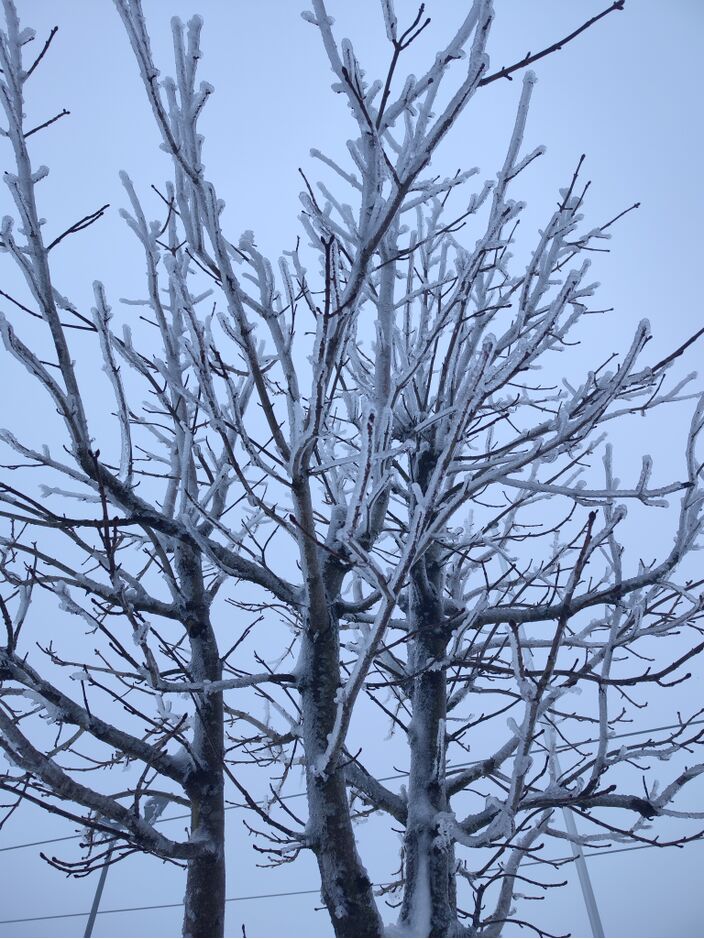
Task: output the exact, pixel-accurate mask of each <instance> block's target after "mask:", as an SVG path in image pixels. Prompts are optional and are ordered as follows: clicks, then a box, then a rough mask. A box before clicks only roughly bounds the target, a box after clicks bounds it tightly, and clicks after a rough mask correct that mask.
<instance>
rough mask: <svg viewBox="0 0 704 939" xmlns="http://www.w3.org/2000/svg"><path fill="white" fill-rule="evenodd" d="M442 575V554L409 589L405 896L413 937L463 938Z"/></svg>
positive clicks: (429, 559) (426, 472)
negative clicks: (452, 827) (452, 817)
mask: <svg viewBox="0 0 704 939" xmlns="http://www.w3.org/2000/svg"><path fill="white" fill-rule="evenodd" d="M432 468H433V463H432V459H428V457H427V456H426V458H425V459H424V460H422V461H421V460H419V461H418V464H417V465H416V468H415V471H416V472H415V475H416V477H417V480H418V482H419V485H420V486H421V488H422V489H424V488H425V485H426V484H427V480H428V478H429V477H430V474H431V472H432ZM442 598H443V571H442V561H441V559H440V556H439V549H438V548H437V547H435V548H431V549H430V550H429V551H428V552H426V554H425V555H424V556H423V557H422V558H421V560H420V561H418V563H417V564H415V565H414V567H413V569H412V571H411V576H410V584H409V602H408V616H409V627H410V629H409V632H410V635H411V636H412V637H413V638H412V639H411V642H410V655H409V668H410V671H411V674H412V675H413V676H414V677H413V679H412V687H411V708H412V714H413V718H412V721H411V725H410V732H409V746H410V756H411V761H410V762H411V765H410V775H409V780H408V820H407V823H406V831H405V836H404V881H405V883H404V896H403V903H402V905H401V917H400V922H401V925H403V926H405V927H406V928H408V929H409V930H411V931H412V934H414V935H427V936H452V935H457V934H458V929H459V924H458V921H457V895H456V884H455V854H454V845H453V843H452V841H451V840H450V839H449V838H448V837H446V836H444V834H443V826H442V815H443V814H445V813H447V812H448V810H449V799H448V794H447V787H446V774H445V752H446V741H445V721H446V717H447V697H446V694H447V692H446V689H447V669H446V668H444V667H443V666H442V663H443V661H444V657H445V651H446V648H447V643H448V639H449V631H448V629H447V627H446V625H445V624H444V622H443V611H442Z"/></svg>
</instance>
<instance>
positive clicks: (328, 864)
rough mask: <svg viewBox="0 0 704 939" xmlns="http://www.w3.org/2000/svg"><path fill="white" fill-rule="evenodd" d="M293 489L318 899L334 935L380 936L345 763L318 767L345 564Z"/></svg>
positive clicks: (297, 484)
mask: <svg viewBox="0 0 704 939" xmlns="http://www.w3.org/2000/svg"><path fill="white" fill-rule="evenodd" d="M293 494H294V499H295V503H296V510H297V511H296V514H297V518H298V521H299V526H300V530H301V538H300V552H301V566H302V568H303V572H304V583H305V601H306V618H305V631H304V636H303V641H302V649H301V658H300V663H301V665H300V677H299V685H298V687H299V691H300V694H301V717H302V725H303V726H302V736H303V746H304V747H305V752H306V790H307V795H308V815H309V822H308V828H307V834H308V837H309V839H310V847H311V848H312V850H313V852H314V853H315V856H316V859H317V861H318V869H319V871H320V883H321V891H322V896H323V902H324V903H325V906H326V908H327V910H328V913H329V914H330V919H331V921H332V925H333V929H334V930H335V935H336V936H380V935H381V934H382V932H383V924H382V921H381V917H380V916H379V912H378V910H377V907H376V902H375V900H374V894H373V891H372V885H371V881H370V880H369V875H368V874H367V872H366V870H365V868H364V865H363V864H362V862H361V860H360V857H359V855H358V854H357V845H356V842H355V837H354V831H353V830H352V819H351V817H350V807H349V801H348V798H347V786H346V781H345V772H344V768H341V767H340V765H339V761H336V763H335V765H333V766H331V767H328V768H327V770H325V772H323V767H322V766H321V765H320V763H321V759H322V758H323V755H324V754H325V751H326V749H327V745H328V737H329V735H330V734H331V733H332V730H333V727H334V725H335V716H336V714H337V702H338V693H339V691H340V687H341V680H340V640H339V623H338V620H337V617H336V615H335V602H336V600H337V599H338V597H339V592H340V587H341V584H342V580H343V578H344V570H345V569H344V566H343V565H341V564H340V563H339V561H337V560H336V559H335V558H334V556H333V555H332V554H330V553H327V552H325V551H324V549H321V548H320V547H319V546H318V545H317V544H316V542H315V540H314V532H315V525H314V522H313V507H312V503H311V498H310V489H309V487H308V483H307V480H305V479H298V480H296V481H294V484H293ZM332 538H334V532H333V531H331V539H332Z"/></svg>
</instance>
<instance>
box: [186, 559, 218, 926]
mask: <svg viewBox="0 0 704 939" xmlns="http://www.w3.org/2000/svg"><path fill="white" fill-rule="evenodd" d="M176 560H177V569H178V573H179V575H180V580H181V588H182V590H183V593H184V605H185V607H186V617H185V622H186V625H187V628H188V635H189V639H190V644H191V669H190V671H191V677H192V680H193V681H198V682H200V681H211V682H212V681H220V679H221V678H222V662H221V660H220V653H219V651H218V645H217V641H216V638H215V634H214V632H213V628H212V625H211V622H210V612H209V609H208V604H207V602H206V593H205V590H204V585H203V577H202V571H201V567H200V558H199V557H198V555H197V553H196V552H195V551H194V550H191V549H178V550H177V552H176ZM193 756H194V758H195V760H196V761H197V766H196V768H195V770H194V772H193V773H192V775H191V776H190V777H189V779H188V784H187V792H188V795H189V797H190V800H191V838H192V839H193V840H194V841H198V842H201V843H202V844H203V846H204V848H205V850H204V852H203V855H202V857H198V858H196V859H195V860H192V861H189V863H188V872H187V877H186V896H185V910H184V916H183V935H184V936H216V937H217V936H224V935H225V796H224V777H223V765H224V758H225V753H224V721H223V701H222V693H221V692H218V693H214V694H199V695H197V697H196V715H195V726H194V732H193Z"/></svg>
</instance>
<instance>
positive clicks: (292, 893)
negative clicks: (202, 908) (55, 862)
mask: <svg viewBox="0 0 704 939" xmlns="http://www.w3.org/2000/svg"><path fill="white" fill-rule="evenodd" d="M702 843H703V842H702V841H690V842H689V843H688V844H687V845H684V846H683V847H690V846H691V845H694V844H702ZM659 847H661V846H660V845H655V844H636V845H630V846H629V847H626V848H605V849H604V850H603V851H587V852H586V853H585V857H603V856H604V855H605V854H622V853H624V852H625V851H643V850H644V849H645V848H659ZM671 847H676V846H675V845H672V846H671ZM573 861H574V858H573V857H562V858H553V859H546V860H544V861H525V862H524V863H523V864H522V865H521V866H522V867H532V866H533V865H535V864H570V863H572V862H573ZM372 886H374V887H379V886H381V885H380V884H373V885H372ZM313 893H316V894H320V888H317V889H315V890H286V891H282V892H281V893H253V894H249V895H248V896H244V897H227V898H226V900H225V903H243V902H244V901H245V900H270V899H274V898H276V897H300V896H304V895H305V894H313ZM181 906H183V901H181V902H180V903H155V904H151V905H150V906H124V907H117V908H115V909H112V910H99V911H98V913H97V915H98V916H103V915H107V914H108V913H143V912H146V911H148V910H172V909H177V908H178V907H181ZM87 915H88V912H87V911H85V912H82V913H53V914H46V915H44V916H22V917H19V918H17V919H0V926H6V925H9V924H11V923H37V922H40V921H42V920H49V919H71V918H72V917H80V916H87Z"/></svg>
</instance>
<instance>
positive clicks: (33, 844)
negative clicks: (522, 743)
mask: <svg viewBox="0 0 704 939" xmlns="http://www.w3.org/2000/svg"><path fill="white" fill-rule="evenodd" d="M699 724H704V720H699V721H690V722H689V724H688V725H687V726H689V727H693V726H696V725H699ZM681 727H682V724H664V725H663V726H662V727H648V728H646V729H645V730H628V731H624V732H623V733H621V734H614V735H613V736H612V737H610V738H609V739H610V740H623V739H624V738H625V737H642V736H644V735H645V734H655V733H659V732H660V731H661V730H679V729H680V728H681ZM590 743H599V739H598V738H596V737H595V738H592V739H588V740H578V741H577V742H576V743H574V744H563V745H562V746H559V747H557V748H556V752H557V753H564V752H566V751H569V750H572V749H574V747H584V746H587V745H588V744H590ZM477 762H481V761H476V760H474V761H470V762H467V763H455V764H453V765H452V766H450V767H448V769H452V770H456V769H467V768H468V767H470V766H475V765H476V763H477ZM406 776H408V772H403V773H395V774H394V775H393V776H380V777H379V779H378V782H392V781H393V780H394V779H404V778H405V777H406ZM305 795H306V793H305V792H292V793H291V794H290V795H286V796H281V800H282V801H283V802H286V801H287V800H288V799H300V798H302V797H303V796H305ZM234 808H238V806H234V805H226V806H225V811H226V812H228V811H230V810H231V809H234ZM190 817H191V816H190V814H189V813H188V812H187V813H185V814H183V815H169V816H167V817H166V818H160V819H159V821H158V824H161V823H162V822H178V821H182V820H183V819H184V818H190ZM82 837H83V836H82V835H62V836H61V837H60V838H46V839H44V840H42V841H26V842H23V843H22V844H10V845H7V846H6V847H4V848H0V854H2V852H3V851H19V850H20V849H21V848H37V847H41V846H42V845H45V844H57V843H58V842H60V841H77V840H78V839H79V838H82Z"/></svg>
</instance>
